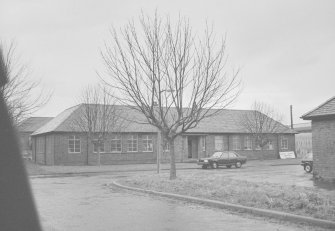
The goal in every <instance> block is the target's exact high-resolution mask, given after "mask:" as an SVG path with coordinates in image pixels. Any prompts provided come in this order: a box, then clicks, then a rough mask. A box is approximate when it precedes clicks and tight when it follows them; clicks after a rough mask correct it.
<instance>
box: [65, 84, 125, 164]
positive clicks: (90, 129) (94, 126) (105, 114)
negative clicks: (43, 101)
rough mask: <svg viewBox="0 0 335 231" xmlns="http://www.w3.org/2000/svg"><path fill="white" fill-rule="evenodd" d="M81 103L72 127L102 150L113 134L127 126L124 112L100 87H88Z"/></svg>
mask: <svg viewBox="0 0 335 231" xmlns="http://www.w3.org/2000/svg"><path fill="white" fill-rule="evenodd" d="M79 101H80V103H81V107H80V110H79V111H78V114H76V115H75V116H74V118H72V121H71V123H70V125H69V126H70V127H71V129H72V130H74V131H80V132H82V133H84V134H86V136H87V138H88V140H89V141H90V142H91V143H92V144H94V145H96V147H98V150H97V152H98V163H99V165H100V149H101V147H102V146H103V145H104V142H105V140H106V138H107V137H108V136H109V135H110V134H111V133H119V132H121V130H122V129H124V128H125V126H126V125H127V121H126V120H124V119H123V118H124V116H123V115H122V113H123V112H122V110H121V109H120V108H119V107H118V106H117V105H115V103H114V100H113V97H112V96H111V95H110V94H109V93H108V92H107V91H106V89H105V88H102V87H100V86H93V87H92V86H88V87H86V88H85V89H84V90H83V92H82V95H81V97H80V99H79Z"/></svg>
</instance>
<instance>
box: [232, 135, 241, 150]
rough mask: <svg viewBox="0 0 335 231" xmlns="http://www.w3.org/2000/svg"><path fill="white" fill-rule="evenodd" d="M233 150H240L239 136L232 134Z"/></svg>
mask: <svg viewBox="0 0 335 231" xmlns="http://www.w3.org/2000/svg"><path fill="white" fill-rule="evenodd" d="M233 150H241V142H240V137H238V136H233Z"/></svg>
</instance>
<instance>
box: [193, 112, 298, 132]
mask: <svg viewBox="0 0 335 231" xmlns="http://www.w3.org/2000/svg"><path fill="white" fill-rule="evenodd" d="M252 113H254V111H252V110H229V109H224V110H221V111H220V112H218V113H217V114H215V115H214V116H213V117H209V118H205V119H204V120H202V121H201V122H200V123H199V124H198V126H196V127H195V128H192V129H190V130H188V131H187V133H248V131H247V129H246V128H245V126H244V125H243V123H241V120H240V119H241V118H242V119H243V118H244V116H245V115H248V114H249V116H250V114H252ZM276 123H277V126H278V127H277V128H278V129H277V132H275V133H290V134H294V133H296V132H295V131H294V130H292V129H290V128H289V127H288V126H285V125H283V124H281V123H279V122H276Z"/></svg>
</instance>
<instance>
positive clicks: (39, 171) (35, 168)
mask: <svg viewBox="0 0 335 231" xmlns="http://www.w3.org/2000/svg"><path fill="white" fill-rule="evenodd" d="M23 161H24V165H25V168H26V171H27V174H28V175H29V176H34V175H45V174H50V173H51V172H48V171H46V170H44V169H43V168H41V167H40V166H39V165H38V164H35V163H33V162H32V161H30V160H23Z"/></svg>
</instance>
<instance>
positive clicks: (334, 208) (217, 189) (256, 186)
mask: <svg viewBox="0 0 335 231" xmlns="http://www.w3.org/2000/svg"><path fill="white" fill-rule="evenodd" d="M120 183H122V184H124V185H128V186H133V187H138V188H143V189H150V190H155V191H161V192H170V193H177V194H182V195H189V196H195V197H200V198H206V199H212V200H218V201H223V202H229V203H233V204H239V205H244V206H249V207H256V208H265V209H272V210H277V211H282V212H288V213H292V214H297V215H303V216H309V217H315V218H320V219H326V220H331V221H335V193H334V191H333V192H327V191H324V190H318V189H314V188H307V187H298V186H286V185H285V186H284V185H279V184H271V183H254V182H247V181H242V180H233V179H230V178H227V177H225V176H222V174H220V173H213V172H206V171H203V172H195V173H182V172H179V174H178V178H177V179H176V180H173V181H170V180H169V175H168V174H161V175H137V176H132V177H129V178H125V179H122V180H121V181H120Z"/></svg>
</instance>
